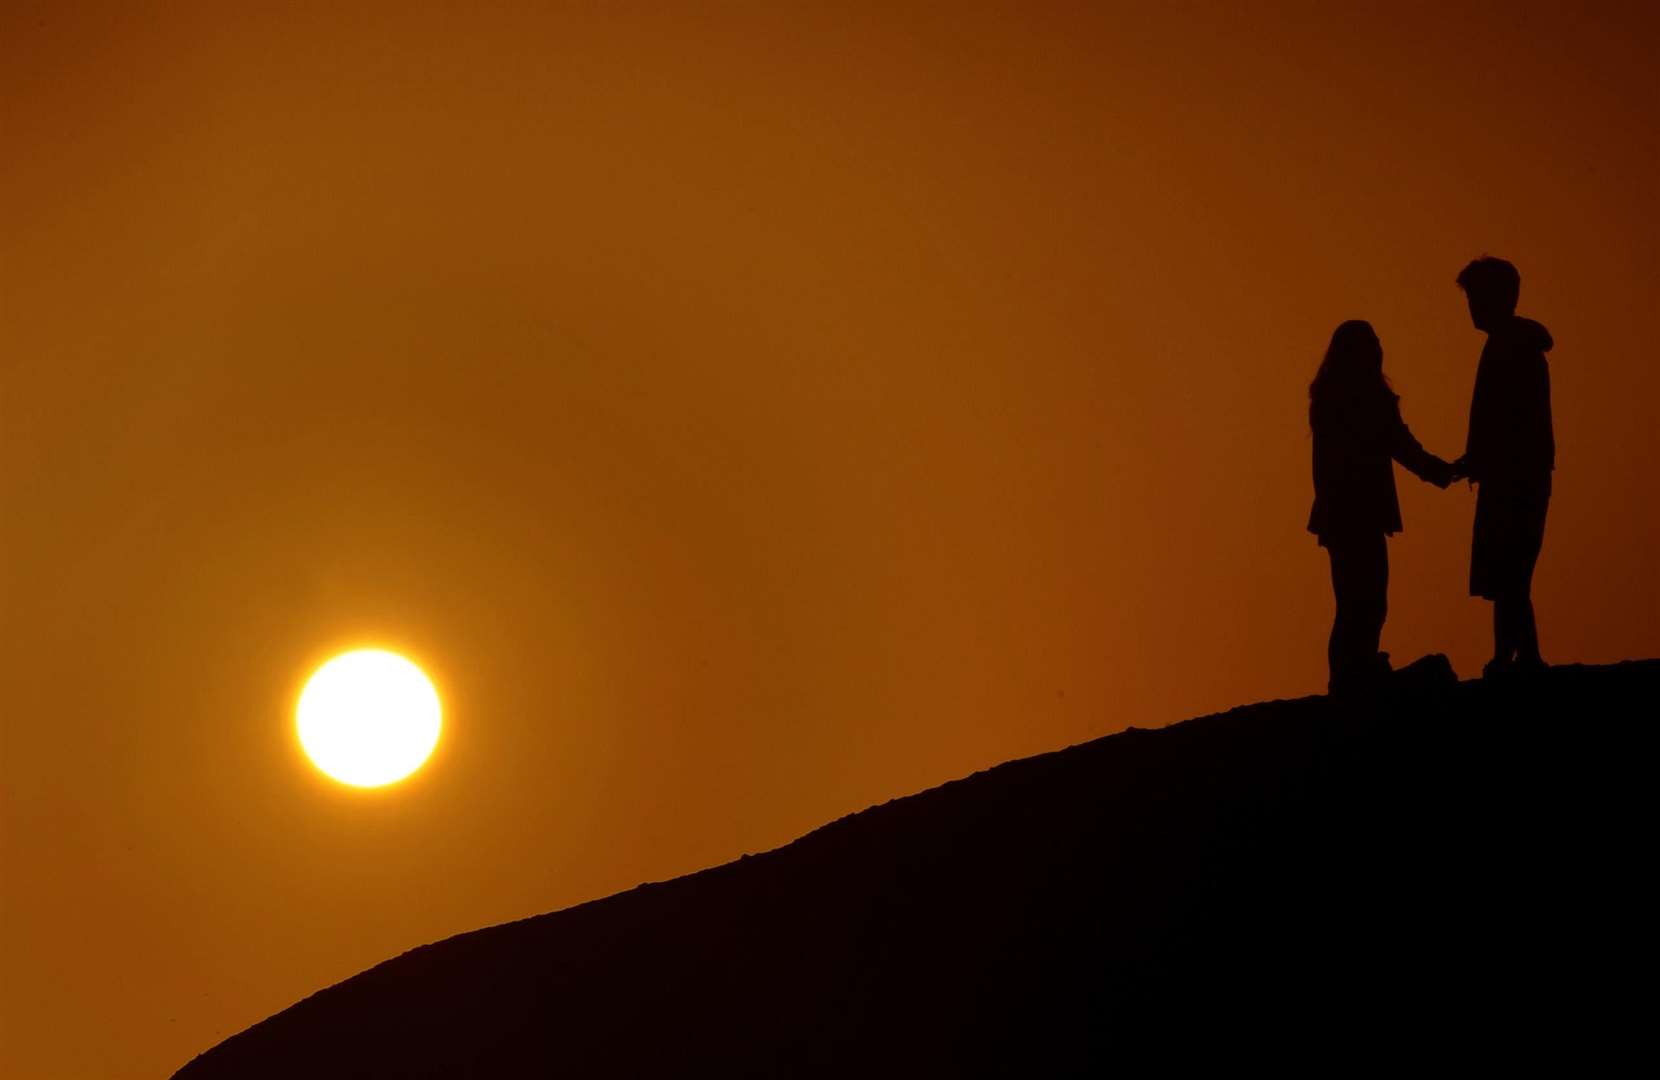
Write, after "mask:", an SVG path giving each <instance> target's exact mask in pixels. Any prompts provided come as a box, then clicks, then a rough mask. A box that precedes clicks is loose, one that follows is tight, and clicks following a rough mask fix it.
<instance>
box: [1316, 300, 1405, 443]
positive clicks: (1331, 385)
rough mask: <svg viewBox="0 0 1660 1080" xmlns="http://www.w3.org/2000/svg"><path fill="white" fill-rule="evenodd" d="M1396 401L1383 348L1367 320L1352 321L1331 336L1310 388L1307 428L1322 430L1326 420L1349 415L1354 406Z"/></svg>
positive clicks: (1341, 326) (1344, 324)
mask: <svg viewBox="0 0 1660 1080" xmlns="http://www.w3.org/2000/svg"><path fill="white" fill-rule="evenodd" d="M1394 400H1395V391H1393V390H1391V389H1390V387H1389V380H1388V379H1387V378H1385V377H1384V374H1383V345H1382V344H1381V343H1379V341H1378V335H1377V334H1376V333H1375V332H1374V331H1373V330H1372V324H1371V323H1369V322H1367V321H1365V320H1364V319H1350V320H1349V321H1348V322H1346V323H1343V324H1342V325H1340V326H1339V327H1338V328H1337V329H1336V330H1335V331H1334V332H1333V333H1332V335H1331V344H1330V345H1328V346H1326V356H1325V359H1323V360H1321V361H1320V370H1319V371H1317V372H1315V373H1314V381H1313V382H1311V383H1309V384H1308V425H1309V427H1311V428H1314V427H1319V426H1320V421H1321V419H1322V418H1323V417H1330V416H1333V415H1340V414H1342V413H1346V412H1349V411H1350V410H1351V409H1352V408H1353V407H1355V406H1362V405H1365V404H1368V403H1371V402H1374V401H1375V402H1385V401H1387V402H1390V403H1393V402H1394Z"/></svg>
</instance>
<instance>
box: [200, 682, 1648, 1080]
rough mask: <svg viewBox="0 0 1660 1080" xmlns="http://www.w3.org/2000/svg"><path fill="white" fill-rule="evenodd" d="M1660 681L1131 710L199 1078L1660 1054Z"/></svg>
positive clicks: (1464, 688)
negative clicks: (1657, 827)
mask: <svg viewBox="0 0 1660 1080" xmlns="http://www.w3.org/2000/svg"><path fill="white" fill-rule="evenodd" d="M1657 700H1660V661H1642V662H1632V663H1625V664H1618V665H1614V666H1611V667H1561V668H1556V669H1553V670H1552V671H1551V672H1549V673H1548V675H1547V676H1546V677H1544V678H1543V679H1542V680H1541V681H1539V682H1537V683H1531V684H1528V685H1525V686H1514V687H1505V686H1491V685H1485V684H1481V683H1478V682H1465V683H1457V684H1455V683H1454V682H1453V677H1452V675H1451V673H1450V670H1449V669H1446V668H1445V667H1444V661H1440V662H1439V666H1438V665H1437V663H1436V662H1435V661H1433V660H1432V661H1430V662H1420V664H1419V665H1416V666H1415V667H1414V668H1413V669H1410V673H1409V674H1407V675H1405V677H1404V678H1403V679H1402V683H1401V685H1400V686H1399V687H1398V689H1397V690H1396V691H1395V692H1394V693H1392V695H1391V696H1390V697H1389V698H1388V699H1387V700H1378V701H1372V702H1367V703H1355V704H1344V703H1341V702H1334V701H1331V700H1328V699H1326V698H1305V699H1302V700H1297V701H1277V702H1267V703H1264V704H1260V705H1252V706H1247V707H1244V708H1239V709H1235V710H1233V711H1231V712H1228V713H1224V714H1221V715H1217V716H1209V717H1205V718H1203V719H1198V720H1191V721H1188V722H1186V723H1182V724H1177V725H1174V726H1172V727H1168V728H1163V729H1160V730H1155V731H1138V730H1134V729H1132V730H1130V731H1127V732H1124V733H1122V734H1118V735H1112V736H1109V737H1106V738H1103V739H1098V740H1096V741H1094V742H1089V743H1084V744H1081V745H1079V746H1074V747H1072V748H1070V749H1067V750H1062V751H1059V752H1056V753H1052V754H1045V755H1042V756H1040V757H1034V758H1028V759H1026V760H1022V761H1014V762H1009V763H1007V764H1004V765H1000V766H998V767H997V768H994V769H990V770H988V771H986V772H982V773H977V774H975V775H973V776H971V777H968V778H967V779H964V780H959V781H956V782H954V783H949V784H945V785H943V786H942V787H938V788H935V789H933V790H931V791H927V792H923V793H922V794H919V795H914V796H911V797H909V798H905V799H898V800H895V801H893V802H889V803H885V804H883V805H881V806H876V807H872V808H871V809H869V810H866V811H864V812H862V813H858V814H853V815H851V816H849V817H845V818H842V819H841V820H839V821H836V822H834V823H832V824H830V825H827V826H825V827H824V828H821V829H819V830H817V831H816V832H813V833H810V834H809V835H807V836H804V837H802V838H801V839H799V840H797V841H796V842H794V843H792V844H789V845H788V846H786V847H783V848H779V849H778V850H776V851H771V852H768V853H766V854H764V855H758V856H746V857H745V858H743V859H740V860H738V861H737V862H732V863H728V864H726V865H725V866H720V867H716V868H714V869H711V870H706V871H703V872H701V873H697V874H692V875H689V876H687V877H683V878H677V879H675V880H673V881H667V882H662V883H658V884H650V885H642V886H640V887H639V888H636V889H633V890H631V891H629V892H625V893H620V894H618V895H616V896H612V897H608V898H606V899H604V900H598V901H595V902H593V903H588V904H583V905H581V906H579V907H574V908H570V909H568V910H565V911H559V912H555V913H553V914H549V915H542V916H538V917H536V918H531V919H525V920H523V921H520V922H516V923H510V924H507V925H503V926H496V927H492V928H490V929H487V930H480V931H477V932H474V933H469V934H462V935H460V936H458V937H454V938H450V939H449V940H447V941H442V942H439V943H437V944H434V945H428V946H425V947H423V948H419V949H415V950H413V951H411V952H408V953H405V954H404V955H402V956H399V957H397V958H396V959H393V960H390V961H387V962H386V963H384V964H381V965H379V966H378V967H375V968H372V969H370V970H369V971H366V972H364V973H362V974H360V975H358V976H356V977H355V978H352V979H348V980H347V981H345V982H343V983H341V984H339V985H338V986H334V987H330V988H329V989H327V990H323V991H321V992H320V993H317V994H315V995H313V996H311V997H309V998H307V999H305V1000H304V1001H301V1002H300V1003H299V1004H297V1005H294V1006H293V1007H291V1008H289V1009H287V1010H285V1011H283V1012H281V1013H279V1014H277V1015H276V1016H273V1017H271V1018H270V1019H268V1020H266V1021H264V1022H263V1023H260V1024H257V1025H255V1026H254V1027H252V1028H250V1029H248V1030H247V1031H245V1032H243V1033H242V1034H240V1035H237V1036H235V1037H233V1038H231V1039H229V1040H227V1041H226V1042H224V1043H223V1044H221V1045H219V1046H217V1047H215V1048H214V1049H212V1050H210V1051H208V1052H207V1053H206V1054H203V1055H202V1056H201V1057H199V1058H197V1059H196V1060H195V1061H193V1062H191V1063H190V1064H189V1065H188V1066H186V1067H185V1068H184V1069H182V1070H181V1071H180V1072H179V1073H178V1074H177V1075H178V1076H179V1077H181V1078H186V1080H206V1078H224V1080H233V1078H234V1080H253V1078H261V1077H281V1078H283V1080H294V1078H301V1077H304V1078H308V1080H321V1078H334V1077H342V1078H343V1077H354V1078H355V1077H446V1078H451V1077H481V1078H503V1077H518V1076H554V1075H562V1076H581V1077H589V1076H628V1077H636V1076H650V1075H665V1074H666V1075H676V1076H694V1075H695V1076H712V1077H714V1076H718V1077H730V1076H804V1075H826V1076H829V1075H834V1076H868V1075H918V1076H936V1075H942V1076H949V1075H1009V1076H1020V1075H1046V1074H1049V1075H1052V1074H1063V1073H1071V1072H1075V1071H1076V1072H1089V1073H1096V1072H1106V1071H1108V1070H1110V1069H1111V1068H1113V1067H1115V1066H1121V1065H1123V1064H1126V1063H1128V1062H1130V1061H1133V1060H1143V1059H1145V1058H1146V1056H1147V1055H1149V1054H1157V1055H1159V1057H1160V1058H1161V1059H1163V1060H1164V1061H1165V1062H1166V1063H1169V1064H1175V1063H1179V1062H1181V1061H1183V1060H1191V1059H1194V1058H1198V1057H1206V1058H1208V1057H1212V1056H1215V1055H1227V1056H1236V1055H1240V1054H1244V1055H1247V1056H1249V1057H1251V1058H1253V1059H1255V1060H1257V1061H1258V1062H1261V1061H1263V1060H1264V1057H1263V1055H1265V1054H1266V1055H1269V1056H1268V1058H1267V1060H1270V1061H1273V1062H1277V1063H1280V1064H1285V1063H1289V1062H1297V1061H1302V1062H1304V1063H1308V1062H1314V1063H1321V1064H1324V1065H1327V1066H1330V1067H1341V1068H1342V1069H1343V1070H1344V1071H1350V1070H1353V1069H1354V1068H1356V1067H1358V1066H1363V1065H1365V1064H1367V1063H1369V1062H1372V1063H1375V1062H1378V1061H1380V1060H1384V1059H1388V1060H1394V1061H1397V1062H1412V1063H1414V1064H1415V1065H1417V1066H1419V1067H1422V1066H1426V1065H1430V1064H1435V1065H1455V1066H1456V1065H1459V1064H1466V1065H1473V1064H1478V1063H1479V1064H1482V1065H1486V1066H1489V1067H1490V1066H1492V1065H1494V1064H1496V1063H1498V1062H1502V1061H1506V1060H1509V1061H1517V1062H1527V1063H1529V1064H1533V1065H1543V1064H1547V1063H1549V1062H1551V1061H1552V1060H1557V1061H1561V1062H1562V1063H1564V1064H1566V1063H1568V1062H1572V1064H1573V1065H1574V1066H1575V1067H1576V1069H1578V1070H1581V1071H1582V1070H1584V1069H1585V1068H1586V1067H1587V1066H1590V1065H1594V1064H1595V1063H1597V1062H1598V1061H1601V1060H1607V1061H1612V1060H1615V1057H1614V1055H1618V1054H1621V1053H1622V1051H1629V1050H1631V1049H1634V1048H1641V1049H1642V1051H1643V1057H1646V1056H1647V1052H1646V1051H1647V1047H1646V1039H1644V1038H1641V1037H1640V1036H1641V1034H1642V1033H1645V1032H1646V1031H1647V1029H1648V1025H1649V1023H1650V1020H1649V1016H1648V1009H1647V996H1646V995H1647V990H1646V984H1647V980H1648V978H1649V976H1650V974H1651V972H1652V961H1653V959H1654V948H1653V946H1652V945H1651V944H1650V941H1651V939H1652V933H1651V929H1650V927H1651V924H1652V915H1653V910H1654V904H1653V901H1654V898H1655V894H1654V888H1653V886H1651V885H1649V884H1648V881H1647V878H1648V871H1649V867H1648V866H1647V865H1646V864H1647V862H1648V861H1649V859H1650V857H1651V855H1652V851H1653V846H1652V845H1653V831H1652V824H1653V820H1654V818H1653V814H1652V804H1653V801H1654V797H1653V791H1654V786H1653V784H1652V782H1651V781H1650V776H1649V774H1650V771H1651V769H1652V765H1653V758H1652V755H1651V754H1650V753H1649V747H1650V742H1651V739H1650V735H1649V728H1650V726H1651V724H1652V722H1653V719H1654V716H1655V708H1656V701H1657ZM458 887H464V884H458ZM1637 1060H1642V1058H1638V1059H1637Z"/></svg>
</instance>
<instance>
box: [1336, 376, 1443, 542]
mask: <svg viewBox="0 0 1660 1080" xmlns="http://www.w3.org/2000/svg"><path fill="white" fill-rule="evenodd" d="M1313 428H1314V509H1313V510H1312V511H1311V512H1310V513H1309V516H1308V531H1309V532H1311V533H1313V534H1315V535H1316V536H1318V537H1319V538H1320V543H1321V544H1325V543H1326V541H1327V539H1328V538H1332V537H1356V536H1365V535H1367V534H1373V535H1375V534H1378V533H1382V534H1386V535H1387V534H1389V533H1397V532H1400V531H1401V504H1400V500H1399V499H1398V498H1397V496H1396V494H1395V469H1394V466H1393V465H1392V464H1391V463H1392V462H1395V461H1398V462H1400V463H1401V464H1402V465H1404V466H1405V467H1406V468H1407V469H1409V470H1411V471H1412V472H1413V473H1414V474H1416V475H1417V476H1419V477H1422V478H1423V479H1425V480H1428V481H1429V482H1430V483H1432V484H1438V485H1440V486H1442V487H1445V486H1446V484H1447V483H1449V482H1450V480H1451V474H1452V466H1451V465H1449V464H1447V462H1445V461H1443V460H1442V459H1441V458H1438V457H1436V456H1435V455H1434V454H1432V453H1430V452H1429V451H1428V450H1425V449H1424V448H1423V447H1422V446H1421V445H1419V443H1418V440H1417V439H1415V438H1413V437H1412V432H1411V431H1410V430H1408V428H1407V426H1406V421H1404V420H1402V419H1401V406H1400V399H1399V398H1398V397H1396V396H1395V395H1394V394H1391V393H1384V394H1371V395H1367V396H1366V397H1364V398H1351V399H1349V400H1346V401H1337V402H1332V403H1329V404H1327V405H1325V406H1324V407H1322V408H1320V409H1318V410H1316V413H1315V415H1314V417H1313Z"/></svg>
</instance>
